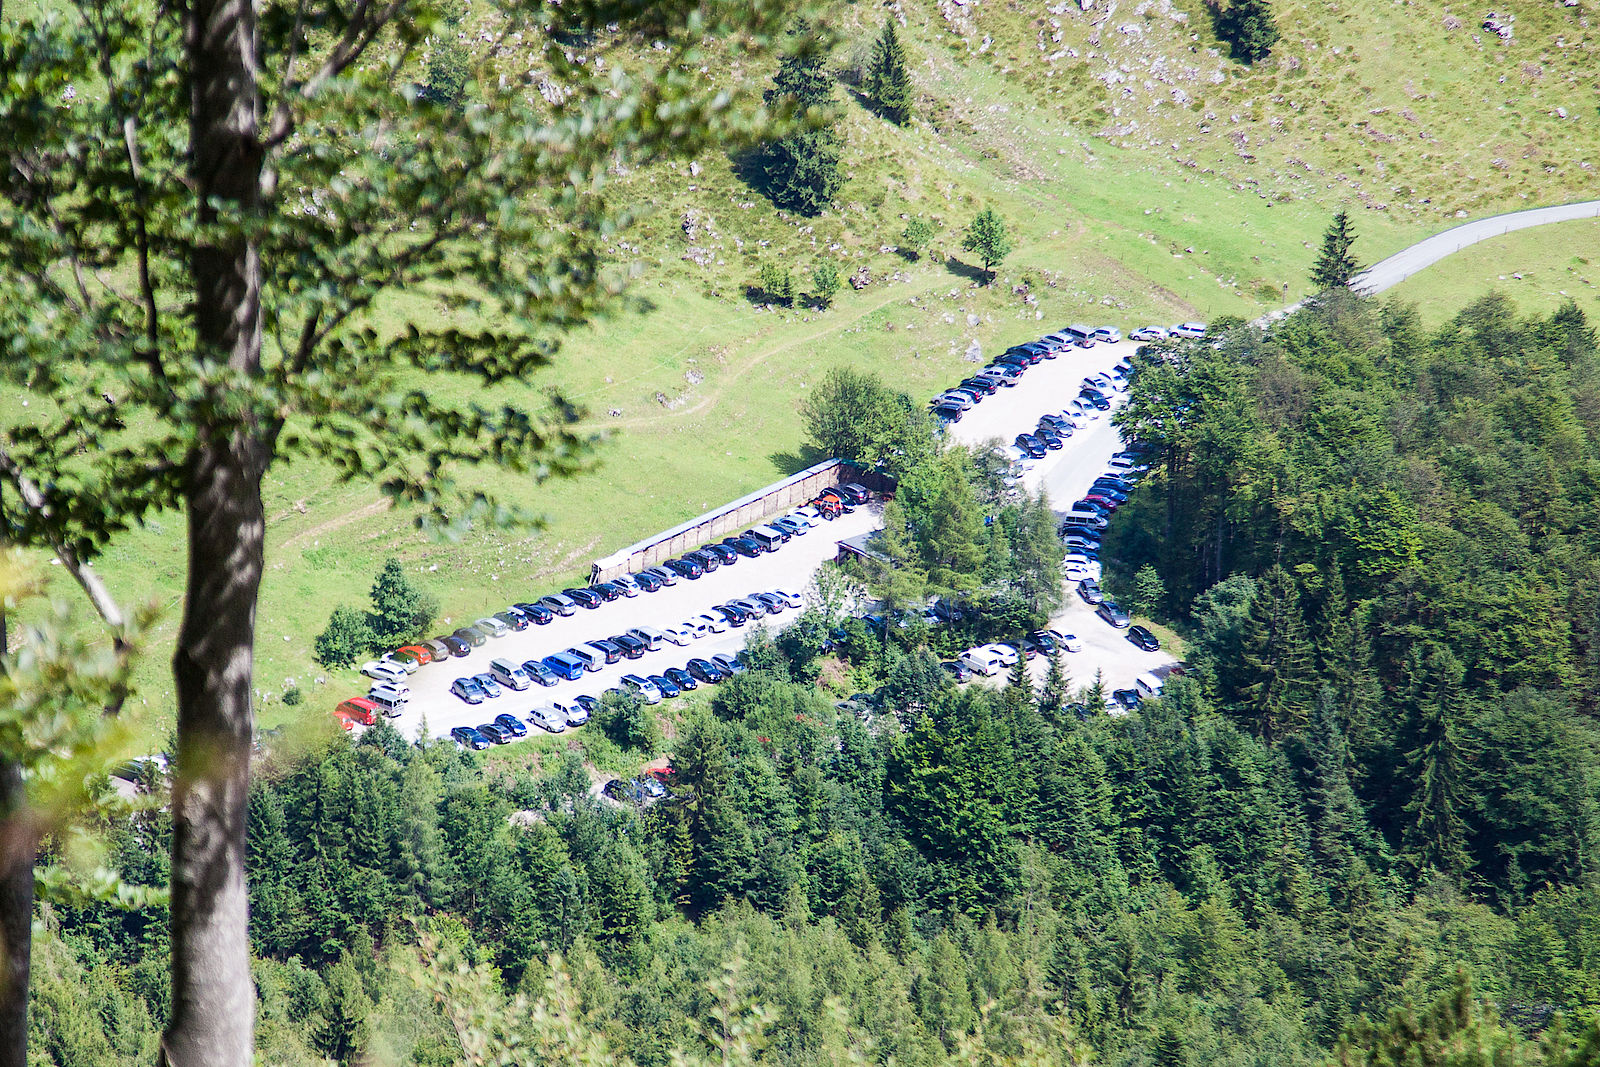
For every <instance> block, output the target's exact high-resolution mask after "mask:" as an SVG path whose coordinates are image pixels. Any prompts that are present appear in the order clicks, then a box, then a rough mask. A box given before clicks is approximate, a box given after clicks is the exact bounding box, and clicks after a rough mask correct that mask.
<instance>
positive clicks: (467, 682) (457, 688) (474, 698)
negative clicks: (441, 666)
mask: <svg viewBox="0 0 1600 1067" xmlns="http://www.w3.org/2000/svg"><path fill="white" fill-rule="evenodd" d="M450 692H452V693H454V694H455V695H456V696H458V697H460V698H461V699H462V700H465V701H466V702H467V703H468V704H482V703H483V700H484V692H483V686H481V685H479V684H478V680H477V679H476V678H457V679H456V680H455V681H454V682H452V683H451V685H450Z"/></svg>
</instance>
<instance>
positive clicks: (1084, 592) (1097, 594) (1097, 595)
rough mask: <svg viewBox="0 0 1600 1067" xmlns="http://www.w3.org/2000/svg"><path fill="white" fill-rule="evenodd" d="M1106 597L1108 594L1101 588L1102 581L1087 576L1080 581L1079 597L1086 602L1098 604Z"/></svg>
mask: <svg viewBox="0 0 1600 1067" xmlns="http://www.w3.org/2000/svg"><path fill="white" fill-rule="evenodd" d="M1105 598H1106V595H1105V593H1104V592H1103V591H1102V590H1101V589H1100V583H1099V582H1097V581H1095V580H1094V579H1093V578H1085V579H1083V580H1082V581H1081V582H1079V583H1078V599H1080V600H1082V601H1083V602H1084V603H1085V604H1091V605H1092V604H1098V603H1100V602H1101V601H1103V600H1105Z"/></svg>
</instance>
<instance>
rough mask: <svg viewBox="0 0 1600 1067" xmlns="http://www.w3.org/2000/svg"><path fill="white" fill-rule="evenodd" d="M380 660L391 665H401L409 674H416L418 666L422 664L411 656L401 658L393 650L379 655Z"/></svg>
mask: <svg viewBox="0 0 1600 1067" xmlns="http://www.w3.org/2000/svg"><path fill="white" fill-rule="evenodd" d="M378 662H379V663H386V664H388V665H389V666H391V667H399V668H400V669H401V670H403V671H405V672H406V673H407V674H416V673H417V670H418V668H420V667H421V666H422V664H420V663H418V662H417V661H416V660H414V659H412V658H410V657H409V656H407V657H405V658H401V657H398V656H396V655H395V654H394V653H393V652H385V653H384V654H383V655H381V656H379V657H378Z"/></svg>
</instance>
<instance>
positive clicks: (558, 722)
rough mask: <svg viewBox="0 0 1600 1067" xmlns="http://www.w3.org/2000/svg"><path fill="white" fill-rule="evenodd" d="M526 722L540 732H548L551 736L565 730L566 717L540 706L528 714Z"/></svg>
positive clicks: (553, 709)
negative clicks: (537, 728)
mask: <svg viewBox="0 0 1600 1067" xmlns="http://www.w3.org/2000/svg"><path fill="white" fill-rule="evenodd" d="M528 721H529V722H531V723H533V724H534V725H535V726H537V727H539V728H540V729H541V730H549V731H550V732H551V733H553V734H559V733H560V732H561V731H563V730H565V729H566V728H567V717H566V716H565V715H563V714H561V713H560V712H559V711H557V710H556V709H555V708H552V707H548V706H540V707H537V708H534V709H533V710H532V711H530V712H528Z"/></svg>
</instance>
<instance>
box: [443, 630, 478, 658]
mask: <svg viewBox="0 0 1600 1067" xmlns="http://www.w3.org/2000/svg"><path fill="white" fill-rule="evenodd" d="M434 640H435V641H438V642H439V643H440V644H441V645H443V646H444V647H445V648H448V649H449V650H450V654H451V655H452V656H465V655H466V654H467V653H468V652H471V651H472V646H471V645H469V644H468V643H467V642H465V641H463V640H461V638H459V637H457V636H456V635H455V634H451V635H450V636H449V637H436V638H434Z"/></svg>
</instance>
